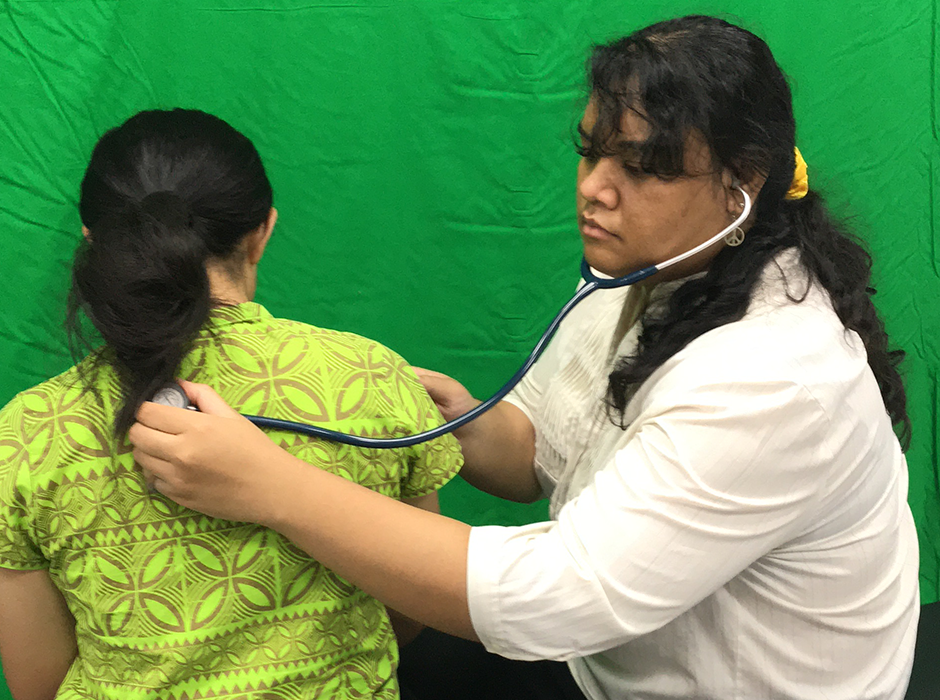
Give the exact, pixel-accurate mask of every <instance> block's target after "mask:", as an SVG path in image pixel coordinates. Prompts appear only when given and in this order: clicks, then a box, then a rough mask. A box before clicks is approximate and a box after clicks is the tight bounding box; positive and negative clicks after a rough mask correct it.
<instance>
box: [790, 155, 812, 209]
mask: <svg viewBox="0 0 940 700" xmlns="http://www.w3.org/2000/svg"><path fill="white" fill-rule="evenodd" d="M793 150H794V151H795V152H796V169H795V170H794V171H793V182H792V183H790V189H789V190H787V199H803V197H805V196H806V193H807V192H809V176H808V175H807V173H806V161H805V160H803V156H802V154H801V153H800V149H799V148H794V149H793Z"/></svg>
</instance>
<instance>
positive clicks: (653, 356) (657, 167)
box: [589, 16, 911, 448]
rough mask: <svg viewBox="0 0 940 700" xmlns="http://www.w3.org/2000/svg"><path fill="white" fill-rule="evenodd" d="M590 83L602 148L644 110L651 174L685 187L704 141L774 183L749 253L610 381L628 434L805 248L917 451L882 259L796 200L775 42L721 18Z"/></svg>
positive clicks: (630, 45)
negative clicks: (650, 403)
mask: <svg viewBox="0 0 940 700" xmlns="http://www.w3.org/2000/svg"><path fill="white" fill-rule="evenodd" d="M589 73H590V76H589V77H590V84H591V94H592V97H593V99H594V100H595V101H596V103H597V106H598V111H599V116H598V119H597V121H596V124H595V127H594V131H595V133H593V134H591V139H590V142H591V143H592V144H606V143H609V142H611V141H612V139H611V135H612V133H613V132H615V131H616V130H618V129H619V126H618V125H619V124H620V122H621V115H622V114H623V112H624V110H628V109H634V110H639V112H640V113H642V114H643V115H644V117H645V119H646V121H647V123H648V125H649V127H650V136H649V137H648V138H647V140H646V141H645V143H644V144H643V145H642V147H641V160H642V163H643V166H644V169H645V170H646V171H647V172H649V173H650V174H653V175H658V176H660V177H663V178H672V177H678V176H681V175H682V174H683V173H682V163H683V150H684V144H685V141H686V138H687V137H688V135H689V133H690V132H691V131H693V130H694V131H696V132H698V133H699V134H701V135H702V136H703V137H704V138H705V140H706V141H707V142H708V144H709V146H710V148H711V151H712V154H713V157H714V160H715V165H716V167H717V169H719V170H720V169H724V168H726V169H728V170H730V171H731V172H732V173H734V174H736V175H737V176H739V177H740V178H741V179H742V180H744V181H748V180H750V178H751V177H752V176H755V175H761V176H763V177H764V178H765V180H764V184H763V187H762V188H761V191H760V194H759V196H758V197H757V201H756V203H755V219H754V223H753V226H752V227H751V229H750V230H749V231H748V233H747V236H746V238H745V240H744V242H743V243H742V244H741V245H740V246H738V247H735V248H731V247H728V248H724V249H723V250H722V251H721V252H719V253H718V255H716V256H715V258H714V260H713V261H712V263H711V265H710V266H709V269H708V272H707V273H706V274H705V275H704V276H703V277H700V278H696V279H693V280H689V281H687V282H686V283H685V284H683V285H682V286H681V287H679V289H678V290H676V292H675V293H674V294H673V295H672V296H671V297H670V299H669V301H668V304H667V306H666V308H665V309H664V310H663V311H662V312H661V313H660V314H658V315H657V316H655V317H647V318H645V319H644V321H643V327H642V329H641V333H640V337H639V343H638V346H637V350H636V352H635V353H634V354H633V355H632V356H629V357H625V358H621V359H620V360H619V361H618V363H617V365H616V367H615V369H614V371H613V372H612V373H611V374H610V376H609V378H608V388H607V399H608V404H609V406H610V408H611V412H612V413H613V414H615V415H614V416H612V417H613V418H614V420H615V421H616V422H619V423H620V424H621V425H623V421H624V412H625V409H626V406H627V404H628V403H629V401H630V399H631V398H632V397H633V396H634V395H635V393H636V391H637V389H638V388H639V386H640V384H642V383H643V382H644V381H646V380H647V379H648V378H649V377H650V375H652V374H653V372H655V371H656V369H657V368H659V367H660V366H661V365H662V364H663V363H664V362H665V361H666V360H668V359H669V358H670V357H672V356H673V355H675V354H676V353H677V352H679V351H680V350H681V349H682V348H684V347H685V346H686V345H688V344H689V343H690V342H691V341H693V340H694V339H695V338H698V337H699V336H701V335H702V334H703V333H706V332H708V331H710V330H712V329H714V328H717V327H719V326H722V325H724V324H726V323H731V322H733V321H737V320H739V319H740V318H741V317H743V316H744V314H745V313H746V311H747V309H748V306H749V304H750V301H751V296H752V294H753V292H754V290H755V288H756V286H757V284H758V282H759V281H760V278H761V274H762V272H763V270H764V268H765V267H766V266H767V265H768V264H769V263H770V262H771V261H772V260H773V259H774V258H775V256H776V255H778V254H779V253H780V252H782V251H784V250H786V249H794V248H795V249H796V250H798V251H799V255H800V261H801V263H802V265H803V267H804V269H805V270H806V272H807V274H808V275H809V278H810V280H811V281H814V282H817V283H818V284H820V285H821V286H822V287H823V288H824V289H825V290H826V291H827V292H828V294H829V297H830V298H831V300H832V305H833V308H834V309H835V312H836V314H837V315H838V316H839V319H840V320H841V321H842V323H843V325H844V326H845V328H846V329H848V330H851V331H855V332H856V333H858V335H859V336H860V337H861V339H862V341H863V343H864V344H865V350H866V352H867V355H868V363H869V366H870V367H871V370H872V373H873V374H874V375H875V379H876V380H877V382H878V386H879V388H880V390H881V395H882V398H883V400H884V403H885V408H886V410H887V412H888V415H889V416H890V418H891V421H892V423H893V424H894V425H895V426H896V428H897V429H898V432H899V437H900V440H901V444H902V446H904V447H905V448H906V447H907V446H908V445H909V444H910V437H911V422H910V418H909V417H908V415H907V401H906V396H905V391H904V384H903V381H902V379H901V375H900V373H899V372H898V365H899V363H900V362H901V360H902V359H903V357H904V353H903V351H901V350H890V349H889V343H888V336H887V333H886V332H885V328H884V324H883V322H882V321H881V319H880V318H879V316H878V313H877V311H876V309H875V306H874V304H873V303H872V296H873V295H874V294H875V290H874V288H873V287H872V282H871V256H870V255H869V254H868V252H867V251H866V250H865V248H864V246H863V245H862V244H861V242H860V241H859V240H857V239H856V238H855V237H854V236H853V235H851V234H850V233H849V232H848V231H847V230H846V229H845V227H844V226H842V225H841V224H839V223H838V222H836V221H834V220H833V218H832V217H831V216H830V215H829V213H828V211H827V209H826V206H825V203H824V201H823V199H822V197H821V196H820V195H819V194H818V193H816V192H814V191H812V190H811V191H810V192H809V193H808V194H807V195H806V196H805V197H803V198H802V199H794V200H790V199H787V198H786V194H787V191H788V189H789V187H790V183H791V182H792V180H793V175H794V169H795V159H794V147H795V138H796V126H795V123H794V119H793V106H792V99H791V95H790V88H789V86H788V85H787V81H786V77H785V76H784V75H783V72H782V71H781V70H780V67H779V66H778V65H777V63H776V61H775V60H774V58H773V55H772V54H771V52H770V49H769V48H768V47H767V45H766V44H765V43H764V41H763V40H762V39H760V38H759V37H757V36H755V35H754V34H752V33H751V32H748V31H746V30H744V29H742V28H740V27H736V26H734V25H732V24H729V23H728V22H725V21H723V20H720V19H716V18H714V17H703V16H690V17H683V18H680V19H675V20H669V21H666V22H661V23H659V24H654V25H652V26H650V27H647V28H645V29H641V30H640V31H638V32H636V33H634V34H631V35H630V36H628V37H625V38H623V39H620V40H618V41H616V42H613V43H611V44H608V45H605V46H598V47H596V48H595V50H594V54H593V55H592V57H591V62H590V66H589ZM794 301H801V300H800V299H795V300H794Z"/></svg>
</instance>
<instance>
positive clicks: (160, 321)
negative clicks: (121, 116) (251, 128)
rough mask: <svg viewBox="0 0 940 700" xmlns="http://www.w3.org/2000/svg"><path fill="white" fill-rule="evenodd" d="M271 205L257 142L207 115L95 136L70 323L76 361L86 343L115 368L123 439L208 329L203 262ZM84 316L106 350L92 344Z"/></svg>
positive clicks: (231, 250)
mask: <svg viewBox="0 0 940 700" xmlns="http://www.w3.org/2000/svg"><path fill="white" fill-rule="evenodd" d="M271 203H272V196H271V186H270V183H269V182H268V179H267V176H266V175H265V172H264V168H263V166H262V164H261V159H260V157H259V156H258V153H257V151H256V150H255V148H254V146H253V145H252V144H251V142H250V141H249V140H248V139H247V138H245V137H244V136H242V135H241V134H240V133H238V132H237V131H235V129H233V128H232V127H231V126H229V125H228V124H227V123H225V122H224V121H222V120H221V119H218V118H216V117H213V116H211V115H208V114H205V113H203V112H198V111H195V110H172V111H152V112H142V113H140V114H138V115H136V116H135V117H132V118H131V119H130V120H129V121H127V122H126V123H125V124H123V125H121V126H120V127H118V128H116V129H114V130H112V131H109V132H108V133H107V134H105V136H104V137H102V139H101V140H100V141H99V142H98V145H97V146H96V147H95V150H94V152H93V153H92V158H91V162H90V164H89V166H88V170H87V172H86V174H85V178H84V180H83V181H82V192H81V203H80V210H81V215H82V223H83V224H84V225H85V226H86V228H87V229H88V234H89V235H88V238H87V240H85V241H83V242H82V243H81V244H80V245H79V247H78V250H77V252H76V255H75V262H74V265H73V269H72V288H71V292H70V295H69V301H68V308H67V316H66V328H67V330H68V332H69V338H70V345H71V347H72V352H73V355H75V356H76V359H78V357H79V356H80V355H83V354H84V353H85V352H87V351H88V350H91V351H92V358H91V366H92V367H94V366H97V365H100V364H101V363H108V364H110V365H112V366H113V367H114V369H115V370H116V372H117V375H118V378H119V380H120V383H121V389H122V393H123V396H122V403H121V407H120V409H119V410H118V412H117V415H116V419H115V425H114V428H115V433H116V434H118V435H121V434H123V433H124V432H126V431H127V429H128V428H129V427H130V426H131V424H132V423H133V422H134V414H135V413H136V411H137V408H138V407H139V406H140V404H141V403H143V402H144V401H146V400H147V399H148V398H150V397H151V396H152V395H153V394H154V393H155V392H156V391H157V390H158V389H159V388H160V386H162V385H163V384H165V383H166V382H168V381H170V380H171V379H172V378H173V377H174V376H175V374H176V372H177V370H178V369H179V366H180V363H181V362H182V360H183V358H184V357H185V355H186V354H187V353H188V352H189V350H190V349H191V347H192V342H193V340H194V338H195V336H196V333H197V332H198V331H199V329H200V328H202V326H203V325H204V324H205V322H206V320H207V318H208V316H209V312H210V309H211V307H212V304H213V301H212V298H211V291H210V286H209V278H208V274H207V271H206V265H207V263H208V262H209V261H210V260H216V261H221V262H226V261H229V260H230V259H231V258H232V256H233V255H235V251H236V249H237V246H238V243H239V242H240V241H241V240H242V239H243V237H244V236H245V235H246V234H247V233H249V232H250V231H253V230H255V229H257V228H258V227H259V226H260V225H261V224H262V223H264V221H265V220H266V218H267V216H268V212H269V211H270V208H271ZM83 315H84V316H86V317H87V318H88V320H90V321H91V323H92V325H93V326H94V328H95V330H96V331H97V333H98V334H99V335H100V337H101V339H102V340H103V341H104V346H102V347H99V348H94V347H93V346H94V342H93V341H92V340H91V339H90V338H89V334H88V333H87V332H85V330H84V329H83V323H82V316H83ZM89 383H90V382H89Z"/></svg>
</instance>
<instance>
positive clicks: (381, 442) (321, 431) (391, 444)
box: [245, 184, 751, 449]
mask: <svg viewBox="0 0 940 700" xmlns="http://www.w3.org/2000/svg"><path fill="white" fill-rule="evenodd" d="M734 187H736V188H737V189H738V190H739V191H740V192H741V194H742V195H744V207H743V211H742V212H741V214H740V215H739V216H738V217H737V218H735V220H734V221H733V222H732V223H731V224H730V225H729V226H727V227H726V228H725V229H723V230H722V231H721V232H720V233H717V234H715V235H714V236H712V237H711V238H709V239H708V240H707V241H705V242H704V243H701V244H699V245H697V246H695V247H694V248H692V249H691V250H688V251H686V252H685V253H682V254H680V255H676V256H675V257H673V258H670V259H669V260H666V261H665V262H662V263H660V264H658V265H650V266H649V267H645V268H643V269H642V270H637V271H635V272H631V273H630V274H627V275H624V276H622V277H614V278H602V277H598V276H597V275H595V274H594V271H593V270H592V269H591V267H590V265H588V263H587V260H584V259H583V258H582V260H581V277H582V278H583V279H584V281H585V284H584V286H582V287H581V288H580V289H578V291H577V292H576V293H575V295H574V296H573V297H571V299H569V300H568V302H567V303H566V304H565V305H564V306H563V307H561V310H560V311H559V312H558V313H557V314H556V315H555V318H554V319H553V320H552V322H551V323H550V324H549V326H548V328H547V329H546V330H545V332H544V333H543V334H542V337H541V338H539V341H538V342H537V343H536V344H535V347H534V348H533V349H532V352H531V353H529V356H528V357H527V358H526V361H525V362H524V363H523V364H522V366H521V367H520V368H519V369H518V370H517V371H516V373H515V374H513V375H512V377H511V378H510V379H509V381H508V382H506V383H505V384H504V385H503V387H502V388H501V389H500V390H499V391H497V392H496V393H495V394H493V395H492V396H491V397H490V398H488V399H487V400H486V401H484V402H483V403H481V404H480V405H478V406H476V407H475V408H473V409H471V410H470V411H468V412H467V413H465V414H463V415H462V416H459V417H458V418H455V419H453V420H451V421H448V422H446V423H444V424H443V425H440V426H438V427H436V428H433V429H432V430H426V431H424V432H423V433H416V434H415V435H406V436H404V437H398V438H370V437H361V436H359V435H348V434H346V433H340V432H337V431H335V430H330V429H328V428H321V427H319V426H316V425H305V424H304V423H295V422H294V421H286V420H280V419H277V418H265V417H264V416H252V415H246V416H245V418H247V419H248V420H250V421H251V422H252V423H254V424H255V425H256V426H258V427H259V428H267V429H270V430H287V431H290V432H293V433H299V434H301V435H307V436H309V437H316V438H322V439H324V440H330V441H332V442H339V443H342V444H344V445H353V446H355V447H372V448H382V449H393V448H398V447H411V446H412V445H418V444H420V443H422V442H427V441H428V440H433V439H435V438H438V437H441V436H442V435H446V434H447V433H450V432H452V431H454V430H456V429H457V428H460V427H461V426H463V425H466V424H467V423H469V422H470V421H472V420H473V419H475V418H477V417H478V416H480V415H482V414H483V413H486V412H487V411H488V410H490V409H491V408H492V407H493V406H495V405H496V404H497V403H499V402H500V401H502V400H503V399H504V398H505V397H506V395H507V394H508V393H509V392H510V391H512V390H513V388H514V387H515V386H516V384H518V383H519V381H520V380H521V379H522V377H523V376H525V373H526V372H528V371H529V370H530V369H531V368H532V365H534V364H535V363H536V361H538V359H539V357H541V356H542V353H543V352H545V348H547V347H548V344H549V342H551V339H552V337H553V336H554V335H555V332H556V331H557V330H558V327H559V326H560V325H561V322H562V321H563V320H564V318H565V317H566V316H567V315H568V313H569V312H570V311H571V310H572V309H573V308H574V307H575V306H577V305H578V304H580V303H581V302H582V301H583V300H584V299H586V298H587V297H588V296H589V295H590V294H593V293H594V292H595V291H597V290H598V289H616V288H619V287H626V286H629V285H631V284H636V283H637V282H641V281H642V280H645V279H647V278H649V277H652V276H653V275H655V274H656V273H657V272H660V271H662V270H664V269H666V268H668V267H671V266H672V265H675V264H676V263H679V262H681V261H683V260H686V259H687V258H690V257H692V256H693V255H695V254H696V253H699V252H701V251H703V250H705V249H706V248H708V247H709V246H712V245H714V244H715V243H717V242H718V241H720V240H721V239H722V238H724V237H725V236H727V235H728V234H729V233H730V232H731V231H733V230H734V229H736V228H737V227H738V226H740V225H741V224H743V223H744V222H745V221H746V220H747V217H748V215H749V214H750V213H751V198H750V196H749V195H748V194H747V192H745V191H744V189H743V188H742V187H741V186H740V185H737V184H735V185H734Z"/></svg>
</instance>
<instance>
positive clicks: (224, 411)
mask: <svg viewBox="0 0 940 700" xmlns="http://www.w3.org/2000/svg"><path fill="white" fill-rule="evenodd" d="M180 386H181V387H183V391H185V392H186V395H187V396H188V397H189V400H190V401H191V402H192V404H193V405H194V406H195V407H196V408H198V409H199V411H200V412H201V413H207V414H209V415H211V416H222V417H223V418H238V415H239V414H238V412H237V411H236V410H235V409H234V408H232V407H231V406H229V405H228V404H227V403H225V401H224V400H223V399H222V397H221V396H219V395H218V394H217V393H215V390H214V389H213V388H212V387H210V386H206V385H205V384H196V383H195V382H187V381H186V380H180Z"/></svg>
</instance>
